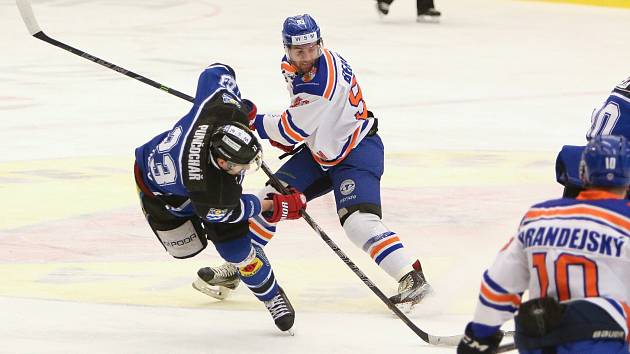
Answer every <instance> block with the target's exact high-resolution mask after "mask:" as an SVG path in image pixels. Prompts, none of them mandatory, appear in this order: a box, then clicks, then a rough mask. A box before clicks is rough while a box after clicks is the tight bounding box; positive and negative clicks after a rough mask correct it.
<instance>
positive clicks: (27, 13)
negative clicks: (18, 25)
mask: <svg viewBox="0 0 630 354" xmlns="http://www.w3.org/2000/svg"><path fill="white" fill-rule="evenodd" d="M15 3H16V4H17V7H18V9H20V15H22V19H23V20H24V23H25V24H26V28H28V31H29V32H31V36H32V35H34V34H35V33H37V32H41V31H42V29H41V28H39V24H37V20H36V19H35V14H34V13H33V8H32V7H31V1H30V0H15Z"/></svg>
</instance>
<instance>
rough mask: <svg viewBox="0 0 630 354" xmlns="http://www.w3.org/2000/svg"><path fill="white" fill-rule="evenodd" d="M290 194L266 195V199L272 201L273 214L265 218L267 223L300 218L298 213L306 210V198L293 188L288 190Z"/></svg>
mask: <svg viewBox="0 0 630 354" xmlns="http://www.w3.org/2000/svg"><path fill="white" fill-rule="evenodd" d="M289 191H290V192H291V193H290V194H277V193H269V194H267V199H271V200H273V213H272V214H271V216H268V215H267V216H265V219H266V220H267V221H269V222H272V223H276V222H278V221H281V220H295V219H299V218H300V217H302V215H301V214H300V211H302V209H306V196H304V194H302V193H300V192H298V190H297V189H295V188H289ZM267 214H268V213H267Z"/></svg>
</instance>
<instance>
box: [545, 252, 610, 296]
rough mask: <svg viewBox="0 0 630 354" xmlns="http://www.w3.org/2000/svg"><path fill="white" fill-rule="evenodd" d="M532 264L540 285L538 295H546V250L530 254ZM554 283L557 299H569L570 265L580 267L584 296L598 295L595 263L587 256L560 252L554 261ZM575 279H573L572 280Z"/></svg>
mask: <svg viewBox="0 0 630 354" xmlns="http://www.w3.org/2000/svg"><path fill="white" fill-rule="evenodd" d="M532 266H533V267H534V268H535V269H536V273H537V275H538V284H539V285H540V297H545V296H547V293H548V291H549V281H550V280H549V273H548V271H547V252H540V253H534V254H532ZM554 266H555V272H554V273H555V278H556V279H555V285H556V291H557V293H558V300H560V301H564V300H569V299H571V287H570V285H569V281H570V279H569V269H570V267H578V268H581V273H582V279H581V280H582V284H583V288H584V295H583V296H584V297H594V296H599V289H598V287H597V284H598V276H597V263H596V262H595V261H593V260H592V259H589V258H588V257H584V256H580V255H575V254H571V253H561V254H560V255H559V256H558V257H557V258H556V260H555V261H554ZM574 281H575V280H574Z"/></svg>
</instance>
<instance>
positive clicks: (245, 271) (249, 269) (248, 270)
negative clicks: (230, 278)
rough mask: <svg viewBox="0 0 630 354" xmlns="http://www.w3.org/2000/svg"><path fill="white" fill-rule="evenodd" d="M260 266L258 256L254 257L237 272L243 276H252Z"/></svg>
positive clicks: (261, 263)
mask: <svg viewBox="0 0 630 354" xmlns="http://www.w3.org/2000/svg"><path fill="white" fill-rule="evenodd" d="M262 266H263V262H262V261H261V260H260V259H259V258H258V257H256V258H254V260H253V261H252V262H251V263H250V264H248V265H246V266H245V267H242V268H240V269H239V272H240V273H241V275H242V276H244V277H251V276H254V274H256V273H258V271H259V270H260V268H261V267H262Z"/></svg>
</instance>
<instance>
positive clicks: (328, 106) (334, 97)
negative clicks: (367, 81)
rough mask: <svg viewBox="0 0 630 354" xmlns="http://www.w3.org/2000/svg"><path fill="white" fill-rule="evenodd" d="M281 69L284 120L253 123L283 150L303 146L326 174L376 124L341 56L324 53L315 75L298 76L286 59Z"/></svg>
mask: <svg viewBox="0 0 630 354" xmlns="http://www.w3.org/2000/svg"><path fill="white" fill-rule="evenodd" d="M281 69H282V71H283V75H284V76H285V78H286V80H287V82H288V88H289V91H290V94H291V105H290V107H289V108H288V109H287V110H285V111H284V112H283V113H282V114H264V115H259V116H258V117H257V119H256V121H255V123H254V125H255V127H256V130H257V131H258V133H259V135H260V137H261V138H263V139H271V140H275V141H277V142H279V143H281V144H283V145H295V144H298V143H300V142H304V143H305V144H306V145H307V146H308V148H309V149H310V150H311V153H312V154H313V158H314V159H315V160H316V161H317V162H318V163H319V164H320V165H321V166H322V167H323V168H329V167H332V166H334V165H336V164H338V163H339V162H341V161H342V160H343V159H344V158H345V157H346V156H347V155H348V154H349V153H350V151H352V149H354V148H355V147H356V146H357V145H358V144H359V142H360V141H361V140H362V139H363V138H364V137H365V136H366V135H367V133H368V132H369V130H370V128H371V127H372V125H373V124H374V121H373V120H372V119H368V111H367V107H366V105H365V100H364V98H363V93H362V91H361V87H360V86H359V84H358V82H357V79H356V77H355V75H354V73H353V71H352V68H351V67H350V65H349V64H348V63H347V61H346V60H344V59H343V58H342V57H341V56H340V55H339V54H337V53H335V52H332V51H330V50H328V49H323V50H322V55H321V56H320V57H319V59H317V62H316V64H315V66H314V69H313V70H312V71H311V72H309V73H307V74H303V75H297V74H296V71H295V68H294V67H293V66H291V65H290V64H289V63H288V61H287V59H286V57H285V58H283V61H282V65H281Z"/></svg>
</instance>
